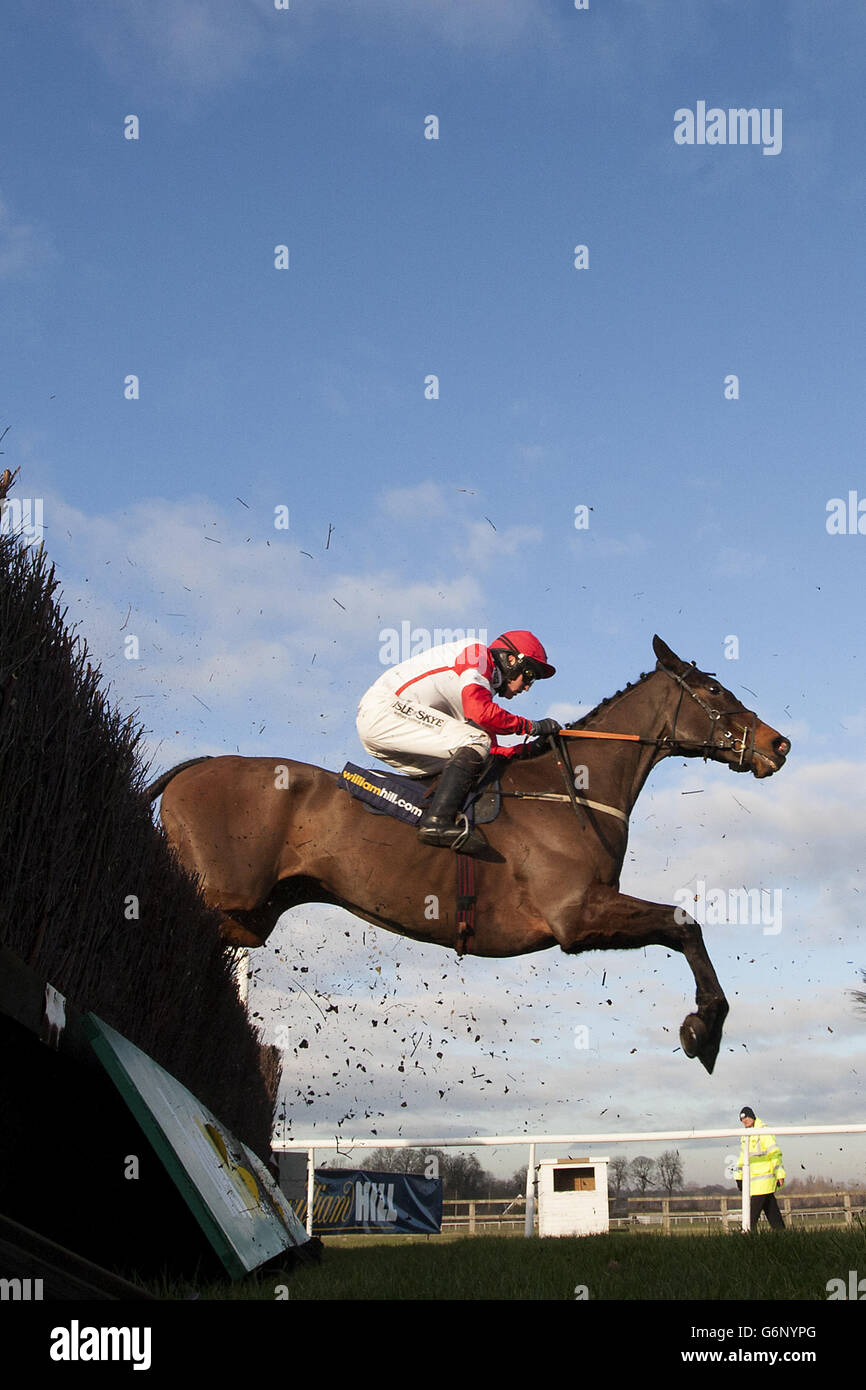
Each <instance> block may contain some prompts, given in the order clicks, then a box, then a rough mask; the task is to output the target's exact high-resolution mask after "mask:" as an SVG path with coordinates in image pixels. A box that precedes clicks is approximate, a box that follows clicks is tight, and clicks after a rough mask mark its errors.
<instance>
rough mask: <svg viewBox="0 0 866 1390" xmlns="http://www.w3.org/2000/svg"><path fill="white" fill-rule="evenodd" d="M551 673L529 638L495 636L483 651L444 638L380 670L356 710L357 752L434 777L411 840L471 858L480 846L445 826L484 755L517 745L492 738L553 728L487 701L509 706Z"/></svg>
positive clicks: (460, 827) (473, 837)
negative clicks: (428, 800)
mask: <svg viewBox="0 0 866 1390" xmlns="http://www.w3.org/2000/svg"><path fill="white" fill-rule="evenodd" d="M554 674H555V668H554V667H553V666H550V665H549V664H548V661H547V654H546V653H545V650H544V648H543V647H542V645H541V643H540V642H539V640H538V638H537V637H534V636H533V634H532V633H531V632H505V633H503V634H502V636H501V637H497V638H496V641H495V642H491V644H490V646H489V647H485V646H482V645H481V643H480V642H466V641H462V642H446V643H444V644H443V645H442V646H440V647H433V648H431V649H429V650H428V651H425V652H421V653H419V655H417V656H413V657H410V658H409V660H408V661H401V662H400V664H399V665H397V666H392V667H390V669H389V670H387V671H386V672H385V673H384V675H382V676H380V677H379V679H378V680H377V681H376V683H375V684H374V685H372V686H371V687H370V689H369V690H368V691H367V693H366V695H365V696H364V698H363V699H362V700H361V703H360V705H359V706H358V718H357V729H358V737H359V738H360V740H361V742H362V744H363V745H364V748H365V749H366V750H367V752H368V753H372V755H373V756H374V757H375V758H378V759H379V760H380V761H381V762H383V763H389V764H390V766H391V767H396V768H398V769H399V770H400V772H402V773H404V774H405V775H406V776H408V777H428V776H430V775H431V774H433V773H437V772H440V771H441V772H442V776H441V777H440V778H439V783H438V785H437V787H436V790H435V792H434V794H433V800H432V801H431V803H430V806H429V808H428V810H427V811H425V813H424V815H423V816H422V818H421V821H420V824H419V826H418V838H419V839H420V840H421V841H422V842H423V843H424V844H427V845H441V846H444V847H447V848H451V849H455V850H459V852H460V853H461V854H477V853H478V852H479V851H480V850H482V849H483V848H484V847H485V846H486V844H487V841H486V840H485V839H484V837H483V835H481V834H479V833H478V832H477V831H475V830H472V831H470V830H469V826H468V824H467V822H466V818H465V817H461V821H462V824H456V823H455V817H457V815H458V814H459V812H460V810H461V807H462V806H463V803H464V801H465V799H466V796H467V794H468V792H469V790H470V788H471V787H472V785H473V784H474V783H475V781H476V780H477V779H478V778H479V777H480V775H481V773H482V772H483V771H484V770H485V769H486V768H487V766H488V765H489V758H490V756H491V755H494V754H495V755H499V756H500V757H511V756H513V755H514V754H515V753H517V752H519V751H520V749H521V747H522V745H515V746H514V747H506V748H501V747H499V745H498V744H497V741H496V735H497V734H527V735H529V736H531V737H536V738H545V737H548V736H550V735H551V734H555V733H557V732H558V731H559V728H560V725H559V724H558V723H557V721H556V720H555V719H541V720H536V721H533V720H531V719H523V718H521V716H520V715H519V714H510V713H509V712H508V710H506V709H503V708H502V706H501V705H498V704H496V703H495V702H494V700H493V698H492V696H493V695H494V694H497V695H499V696H500V697H502V698H503V699H506V700H510V699H512V698H513V697H514V696H515V695H520V694H521V693H522V692H523V691H524V690H528V689H529V687H530V686H531V685H532V683H533V681H536V680H547V679H548V678H549V677H550V676H552V675H554Z"/></svg>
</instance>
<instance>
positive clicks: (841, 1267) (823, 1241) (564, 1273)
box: [159, 1229, 866, 1302]
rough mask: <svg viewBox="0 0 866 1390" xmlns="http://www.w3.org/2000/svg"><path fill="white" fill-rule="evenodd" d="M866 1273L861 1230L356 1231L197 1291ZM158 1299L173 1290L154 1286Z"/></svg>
mask: <svg viewBox="0 0 866 1390" xmlns="http://www.w3.org/2000/svg"><path fill="white" fill-rule="evenodd" d="M850 1269H854V1270H856V1269H859V1270H860V1271H861V1272H864V1273H866V1232H864V1231H863V1230H862V1229H857V1230H854V1231H790V1230H789V1231H784V1232H778V1233H776V1232H771V1231H767V1232H764V1231H760V1232H757V1233H755V1234H753V1235H751V1236H748V1237H746V1236H743V1235H742V1234H739V1233H737V1234H732V1235H712V1236H680V1237H676V1238H665V1237H663V1236H659V1235H656V1234H645V1233H640V1234H632V1233H628V1234H614V1235H606V1236H584V1237H582V1238H568V1237H564V1238H562V1239H557V1240H553V1239H547V1240H539V1239H538V1238H535V1239H533V1240H522V1239H521V1240H504V1239H502V1238H501V1237H498V1236H474V1237H456V1238H450V1239H449V1238H448V1237H433V1238H432V1239H430V1240H425V1239H424V1238H413V1237H408V1238H406V1239H401V1238H400V1237H396V1238H395V1237H391V1238H390V1239H389V1238H388V1237H385V1238H383V1239H377V1238H376V1237H366V1238H365V1237H355V1238H346V1239H345V1240H343V1241H341V1242H340V1243H339V1244H338V1243H337V1242H336V1241H333V1242H332V1241H326V1243H325V1251H324V1255H323V1257H322V1261H321V1264H320V1265H318V1266H305V1267H302V1268H299V1269H296V1270H294V1271H292V1272H291V1273H286V1274H279V1273H277V1274H273V1273H269V1274H267V1275H259V1276H253V1277H251V1278H249V1279H246V1280H243V1281H242V1282H240V1283H238V1284H235V1285H231V1286H229V1285H219V1286H209V1287H207V1288H201V1289H200V1290H199V1295H200V1297H201V1298H203V1299H216V1298H219V1299H254V1300H273V1299H274V1298H275V1297H276V1296H277V1294H276V1289H277V1286H280V1285H281V1286H283V1288H284V1289H285V1291H286V1292H285V1293H283V1294H282V1297H283V1298H285V1297H286V1295H287V1296H288V1298H289V1299H290V1300H291V1301H296V1302H297V1301H319V1300H321V1301H331V1300H350V1301H370V1300H381V1299H387V1300H398V1301H418V1300H421V1301H434V1300H450V1299H457V1300H460V1301H464V1302H473V1301H479V1300H507V1301H524V1300H534V1301H538V1300H542V1301H551V1300H553V1301H563V1300H564V1301H573V1300H574V1299H575V1296H576V1295H575V1286H577V1285H582V1286H585V1287H586V1297H588V1298H589V1299H590V1300H611V1299H613V1300H617V1301H619V1300H663V1301H670V1302H677V1301H685V1300H689V1299H697V1300H724V1299H754V1300H764V1299H769V1300H794V1301H800V1300H818V1301H826V1299H827V1287H826V1286H827V1281H828V1280H829V1279H835V1278H842V1279H847V1276H848V1271H849V1270H850ZM159 1293H160V1294H161V1296H163V1297H165V1296H166V1295H167V1296H168V1297H172V1296H175V1297H177V1296H180V1297H183V1296H184V1295H183V1294H180V1295H178V1293H177V1291H175V1290H166V1289H165V1288H163V1289H161V1290H159Z"/></svg>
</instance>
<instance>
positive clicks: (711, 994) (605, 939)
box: [551, 884, 728, 1072]
mask: <svg viewBox="0 0 866 1390" xmlns="http://www.w3.org/2000/svg"><path fill="white" fill-rule="evenodd" d="M551 926H553V928H554V931H555V934H556V937H557V940H558V941H559V943H560V945H561V946H562V948H563V950H564V951H569V952H576V951H601V950H632V949H634V948H635V947H638V946H667V947H668V948H669V949H671V950H674V951H679V952H680V953H681V954H682V955H684V956H685V958H686V960H687V961H688V964H689V966H690V968H691V972H692V974H693V975H694V977H695V1001H696V1003H697V1012H696V1013H693V1014H689V1015H688V1016H687V1017H686V1018H685V1019H684V1020H683V1023H682V1026H681V1028H680V1042H681V1043H682V1048H683V1052H684V1053H685V1054H686V1056H687V1057H697V1058H698V1059H699V1060H700V1062H701V1063H702V1065H703V1066H704V1067H706V1069H707V1071H708V1072H712V1070H713V1067H714V1066H715V1063H716V1057H717V1056H718V1052H719V1046H720V1044H721V1041H722V1028H723V1026H724V1022H725V1017H726V1015H727V1012H728V1001H727V999H726V998H725V995H724V991H723V990H722V987H721V985H720V984H719V981H718V977H717V975H716V972H715V970H714V969H713V963H712V961H711V960H710V958H709V956H708V955H707V951H706V947H705V946H704V938H703V935H702V933H701V929H700V926H699V925H698V923H697V922H696V921H695V920H694V919H693V918H692V917H690V916H689V915H688V913H687V912H684V911H683V910H682V909H681V908H673V907H666V906H664V905H662V904H661V903H648V902H644V901H643V900H642V899H641V898H630V897H627V896H626V894H624V893H619V892H617V890H616V889H615V888H608V887H604V886H603V885H601V884H596V885H593V887H591V888H590V889H589V890H588V892H587V894H586V897H585V898H584V900H583V902H582V904H581V908H580V913H579V916H578V917H577V918H576V919H573V920H572V921H571V922H570V923H569V925H568V927H567V928H565V929H564V930H563V928H562V927H561V926H557V925H555V924H554V923H551ZM564 938H565V939H564Z"/></svg>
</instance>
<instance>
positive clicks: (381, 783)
mask: <svg viewBox="0 0 866 1390" xmlns="http://www.w3.org/2000/svg"><path fill="white" fill-rule="evenodd" d="M439 776H440V774H439V773H436V774H435V775H434V776H432V777H404V776H403V775H402V774H400V773H397V772H381V771H380V770H379V769H378V768H376V769H370V768H363V767H357V766H356V765H355V763H346V766H345V767H344V768H343V771H342V772H341V773H340V785H341V786H343V787H345V788H346V791H347V792H348V793H349V795H350V796H353V797H355V798H356V799H357V800H358V801H360V802H361V804H362V806H363V808H364V810H365V811H369V812H370V814H371V815H375V816H393V817H395V818H396V819H397V820H402V821H405V822H406V824H407V825H418V823H419V822H420V820H421V817H422V815H423V814H424V812H425V810H426V809H427V804H428V802H429V800H430V798H431V796H432V795H433V792H434V790H435V787H436V783H437V782H438V780H439ZM501 807H502V793H501V790H500V783H499V769H498V768H497V766H496V762H495V760H494V761H493V762H492V764H491V766H490V767H488V768H487V769H486V771H485V772H484V773H483V774H482V775H481V777H480V778H479V779H478V781H477V782H476V784H475V786H474V787H473V788H472V790H471V792H470V793H469V795H468V797H467V798H466V801H465V803H464V805H463V808H462V812H463V815H465V816H466V817H467V818H468V820H469V822H470V824H475V825H489V824H490V823H491V821H495V820H496V817H497V816H498V815H499V812H500V809H501Z"/></svg>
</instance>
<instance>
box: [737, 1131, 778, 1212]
mask: <svg viewBox="0 0 866 1390" xmlns="http://www.w3.org/2000/svg"><path fill="white" fill-rule="evenodd" d="M759 1130H760V1131H761V1132H760V1133H758V1131H759ZM747 1142H748V1145H749V1154H750V1155H751V1159H752V1162H751V1164H750V1169H749V1172H750V1187H749V1190H750V1192H751V1194H752V1196H753V1197H760V1196H764V1195H766V1193H768V1192H775V1190H776V1186H777V1184H778V1183H780V1182H782V1181H783V1180H784V1177H785V1169H784V1168H783V1167H782V1151H781V1149H780V1148H779V1145H778V1144H777V1143H776V1139H775V1135H772V1134H770V1133H768V1131H767V1130H765V1129H764V1121H763V1120H758V1119H756V1120H755V1123H754V1124H753V1125H752V1128H751V1129H750V1130H748V1131H747V1133H745V1134H744V1135H743V1137H742V1139H741V1140H740V1161H739V1163H738V1164H737V1182H740V1181H741V1180H742V1176H743V1163H744V1161H745V1157H746V1143H747Z"/></svg>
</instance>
